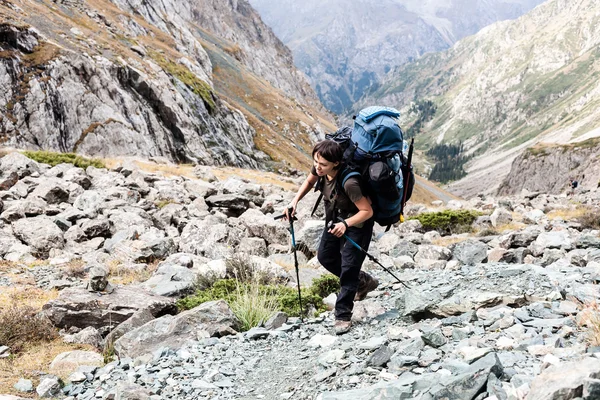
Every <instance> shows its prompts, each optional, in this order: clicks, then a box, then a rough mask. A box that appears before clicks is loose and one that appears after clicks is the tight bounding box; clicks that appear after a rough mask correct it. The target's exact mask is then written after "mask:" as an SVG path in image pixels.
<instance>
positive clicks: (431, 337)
mask: <svg viewBox="0 0 600 400" xmlns="http://www.w3.org/2000/svg"><path fill="white" fill-rule="evenodd" d="M421 339H423V342H425V344H428V345H430V346H431V347H436V348H437V347H442V346H443V345H445V344H446V343H447V342H448V340H447V339H446V337H445V336H444V334H443V333H442V330H441V329H439V328H436V329H431V330H428V331H426V332H424V333H423V335H422V336H421Z"/></svg>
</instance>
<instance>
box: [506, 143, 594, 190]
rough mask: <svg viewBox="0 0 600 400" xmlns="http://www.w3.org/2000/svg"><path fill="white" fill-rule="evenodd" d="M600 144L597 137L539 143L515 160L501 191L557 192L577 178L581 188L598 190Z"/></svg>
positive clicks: (567, 188) (566, 187)
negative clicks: (565, 143)
mask: <svg viewBox="0 0 600 400" xmlns="http://www.w3.org/2000/svg"><path fill="white" fill-rule="evenodd" d="M599 144H600V140H599V139H598V138H596V139H588V140H586V141H583V142H578V143H575V144H570V145H547V144H539V145H537V146H534V147H531V148H528V149H527V150H525V151H524V152H523V153H521V155H519V156H518V157H517V158H515V160H514V161H513V163H512V166H511V169H510V172H509V174H508V175H507V176H506V178H505V179H504V181H503V182H502V183H501V184H500V187H499V189H498V194H499V195H503V196H505V195H511V194H518V193H521V191H522V190H523V189H525V190H527V191H530V192H542V193H555V194H558V193H561V192H565V191H567V190H569V189H570V179H575V180H576V181H577V183H578V187H579V189H581V188H583V189H587V190H593V189H596V188H597V187H598V186H599V185H600V165H599V159H600V157H599V156H600V146H599ZM579 189H578V190H579Z"/></svg>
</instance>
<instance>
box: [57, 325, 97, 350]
mask: <svg viewBox="0 0 600 400" xmlns="http://www.w3.org/2000/svg"><path fill="white" fill-rule="evenodd" d="M62 339H63V342H65V343H77V344H89V345H92V346H94V347H95V348H97V349H99V348H100V347H101V343H102V336H101V335H100V332H98V330H97V329H96V328H94V327H92V326H88V327H87V328H85V329H83V330H81V331H80V332H77V333H75V334H72V335H63V337H62Z"/></svg>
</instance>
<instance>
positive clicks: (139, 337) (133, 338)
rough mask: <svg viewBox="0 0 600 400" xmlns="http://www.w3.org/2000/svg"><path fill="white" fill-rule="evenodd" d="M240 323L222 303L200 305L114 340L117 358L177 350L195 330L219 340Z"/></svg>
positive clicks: (159, 319) (235, 329) (212, 302)
mask: <svg viewBox="0 0 600 400" xmlns="http://www.w3.org/2000/svg"><path fill="white" fill-rule="evenodd" d="M239 327H240V322H239V320H238V319H237V317H236V316H235V315H234V314H233V312H232V311H231V309H230V308H229V306H228V305H227V303H226V302H225V301H223V300H219V301H210V302H207V303H203V304H201V305H199V306H198V307H196V308H193V309H191V310H188V311H184V312H183V313H181V314H179V315H177V316H171V315H167V316H163V317H161V318H158V319H155V320H152V321H150V322H148V323H146V324H145V325H142V326H141V327H139V328H137V329H135V330H133V331H130V332H127V333H126V334H125V335H123V336H121V337H120V338H119V339H118V340H117V341H115V343H114V346H115V351H116V353H117V354H119V356H120V357H137V356H140V355H143V354H146V353H152V352H153V351H155V350H157V349H159V348H162V347H169V348H171V349H178V348H180V347H181V346H182V345H183V344H184V343H186V342H188V341H190V340H194V339H195V338H196V332H197V331H198V330H204V331H207V332H209V334H210V335H211V336H214V337H220V336H224V335H229V334H232V333H235V332H236V331H237V330H239Z"/></svg>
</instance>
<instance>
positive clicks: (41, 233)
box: [12, 216, 65, 258]
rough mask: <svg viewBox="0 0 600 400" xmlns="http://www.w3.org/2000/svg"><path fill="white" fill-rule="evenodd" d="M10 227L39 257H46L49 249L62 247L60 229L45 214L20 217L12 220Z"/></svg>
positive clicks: (62, 239)
mask: <svg viewBox="0 0 600 400" xmlns="http://www.w3.org/2000/svg"><path fill="white" fill-rule="evenodd" d="M12 227H13V232H14V234H15V236H16V237H17V238H19V239H20V240H21V241H23V242H24V243H25V244H27V245H28V246H30V247H31V248H32V249H33V251H34V252H35V255H38V256H39V257H41V258H47V257H48V254H49V253H50V250H51V249H62V248H63V246H64V244H65V240H64V237H63V232H62V230H61V229H60V228H59V227H58V226H57V225H56V224H55V223H54V220H53V219H52V218H50V217H47V216H38V217H33V218H22V219H19V220H17V221H15V222H13V224H12Z"/></svg>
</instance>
